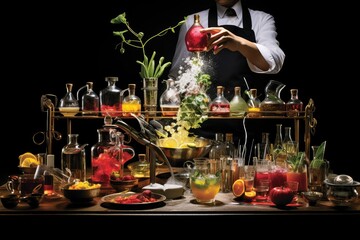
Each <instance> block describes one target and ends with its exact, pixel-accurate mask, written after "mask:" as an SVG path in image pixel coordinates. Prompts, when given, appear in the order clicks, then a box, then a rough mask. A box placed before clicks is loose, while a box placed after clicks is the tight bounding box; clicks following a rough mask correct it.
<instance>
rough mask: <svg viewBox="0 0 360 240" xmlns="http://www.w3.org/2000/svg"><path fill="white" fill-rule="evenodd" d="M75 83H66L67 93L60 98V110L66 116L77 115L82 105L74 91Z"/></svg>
mask: <svg viewBox="0 0 360 240" xmlns="http://www.w3.org/2000/svg"><path fill="white" fill-rule="evenodd" d="M72 88H73V84H72V83H67V84H66V94H65V96H64V97H63V98H61V99H60V104H59V111H60V112H61V113H62V114H63V115H64V116H75V114H77V113H78V111H79V109H80V106H79V102H78V100H77V99H76V97H75V95H74V94H73V93H72Z"/></svg>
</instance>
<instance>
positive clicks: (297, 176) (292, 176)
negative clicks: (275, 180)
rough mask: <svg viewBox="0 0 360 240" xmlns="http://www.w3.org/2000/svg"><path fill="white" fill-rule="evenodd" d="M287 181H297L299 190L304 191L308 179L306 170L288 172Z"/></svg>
mask: <svg viewBox="0 0 360 240" xmlns="http://www.w3.org/2000/svg"><path fill="white" fill-rule="evenodd" d="M287 181H295V182H298V183H299V189H298V191H299V192H306V191H307V186H308V179H307V174H306V171H304V172H288V173H287Z"/></svg>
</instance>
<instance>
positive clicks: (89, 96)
mask: <svg viewBox="0 0 360 240" xmlns="http://www.w3.org/2000/svg"><path fill="white" fill-rule="evenodd" d="M84 87H86V92H85V93H84V94H83V95H82V96H81V109H82V114H83V115H95V116H96V115H98V112H99V105H100V99H99V96H98V95H97V94H96V93H95V92H94V90H93V82H87V83H86V85H85V86H83V87H81V88H79V90H78V91H77V98H78V99H79V92H80V91H81V90H82V89H83V88H84Z"/></svg>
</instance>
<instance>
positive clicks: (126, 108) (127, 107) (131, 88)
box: [121, 84, 141, 117]
mask: <svg viewBox="0 0 360 240" xmlns="http://www.w3.org/2000/svg"><path fill="white" fill-rule="evenodd" d="M135 89H136V84H129V85H128V88H127V89H125V90H123V91H121V98H123V93H124V92H125V91H128V92H129V94H128V95H127V96H126V97H125V98H123V101H122V105H121V107H122V115H123V116H125V117H129V116H131V113H133V114H135V115H137V116H139V115H140V114H141V99H140V98H139V97H138V96H136V95H135Z"/></svg>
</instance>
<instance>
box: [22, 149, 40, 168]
mask: <svg viewBox="0 0 360 240" xmlns="http://www.w3.org/2000/svg"><path fill="white" fill-rule="evenodd" d="M26 158H32V159H35V160H36V161H37V157H36V156H35V155H34V154H32V153H31V152H26V153H24V154H21V155H20V156H19V165H20V166H22V164H23V161H24V160H25V159H26Z"/></svg>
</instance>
